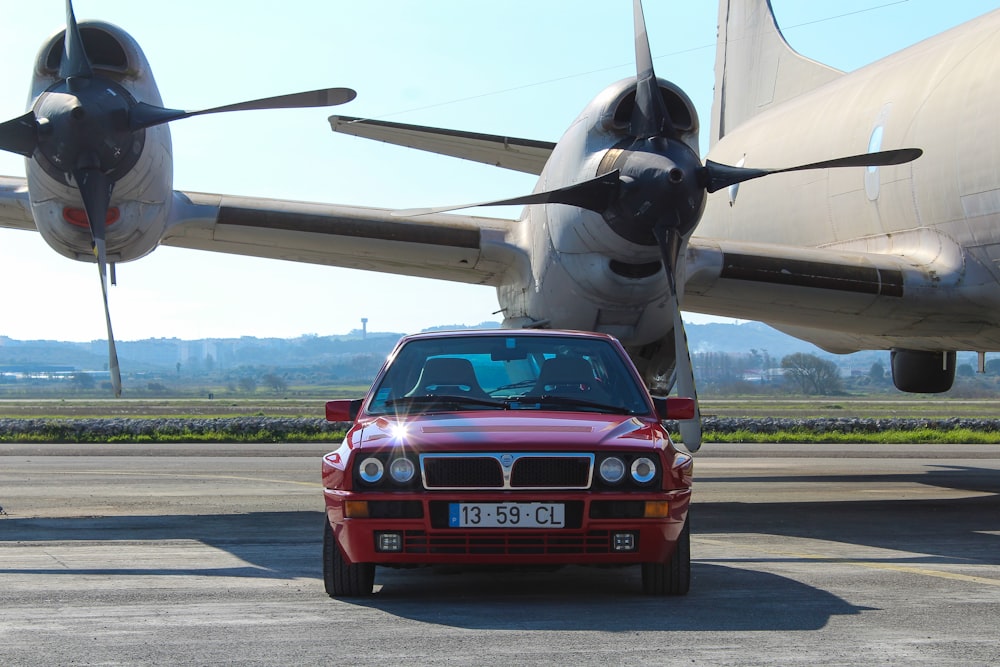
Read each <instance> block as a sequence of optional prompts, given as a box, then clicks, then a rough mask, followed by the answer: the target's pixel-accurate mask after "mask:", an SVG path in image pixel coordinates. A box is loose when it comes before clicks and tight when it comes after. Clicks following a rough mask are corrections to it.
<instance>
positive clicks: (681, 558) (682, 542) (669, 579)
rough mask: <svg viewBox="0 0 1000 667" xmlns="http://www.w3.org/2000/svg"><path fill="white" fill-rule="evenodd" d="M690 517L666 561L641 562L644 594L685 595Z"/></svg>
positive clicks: (688, 566) (688, 561)
mask: <svg viewBox="0 0 1000 667" xmlns="http://www.w3.org/2000/svg"><path fill="white" fill-rule="evenodd" d="M690 526H691V519H690V516H689V517H688V519H687V520H686V521H685V522H684V528H683V529H682V530H681V534H680V537H678V538H677V548H676V549H675V550H674V554H673V556H671V557H670V560H668V561H667V562H666V563H643V564H642V592H643V593H645V594H646V595H687V592H688V589H689V588H691V529H690Z"/></svg>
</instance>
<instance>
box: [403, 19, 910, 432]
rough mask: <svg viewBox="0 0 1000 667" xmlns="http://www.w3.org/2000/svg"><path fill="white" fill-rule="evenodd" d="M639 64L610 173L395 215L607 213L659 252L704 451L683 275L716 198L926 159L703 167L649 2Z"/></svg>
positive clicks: (685, 426) (890, 155)
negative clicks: (731, 191)
mask: <svg viewBox="0 0 1000 667" xmlns="http://www.w3.org/2000/svg"><path fill="white" fill-rule="evenodd" d="M633 16H634V31H635V60H636V95H635V104H634V107H633V109H632V112H631V115H630V117H629V125H628V134H629V135H630V136H629V138H627V139H625V140H624V141H622V142H621V143H619V144H618V148H619V149H620V150H618V151H617V155H616V157H615V158H614V160H612V161H611V165H610V167H607V173H604V174H600V175H598V176H597V177H596V178H592V179H589V180H586V181H582V182H580V183H576V184H573V185H570V186H568V187H563V188H559V189H555V190H548V191H542V192H536V193H534V194H531V195H528V196H525V197H516V198H512V199H501V200H496V201H490V202H480V203H477V204H464V205H458V206H445V207H437V208H424V209H409V210H405V211H397V212H396V213H394V215H399V216H415V215H425V214H427V213H442V212H445V211H454V210H458V209H463V208H470V207H473V206H501V205H519V204H520V205H529V204H567V205H570V206H579V207H582V208H585V209H588V210H591V211H595V212H597V213H600V214H601V215H602V216H603V217H604V219H605V220H606V221H607V223H608V225H609V227H611V229H613V230H614V231H615V232H616V233H617V234H619V235H620V236H622V237H624V238H626V239H628V240H630V241H632V242H634V243H637V244H641V245H656V246H657V247H658V248H659V252H660V257H661V259H662V263H663V267H664V270H665V273H666V278H667V291H668V296H669V297H670V301H671V303H672V304H673V338H674V354H675V364H674V386H675V387H676V389H677V391H678V393H679V394H680V395H681V396H684V397H688V398H693V399H695V401H694V403H695V415H694V418H693V419H691V420H685V421H681V422H680V430H681V437H682V439H683V441H684V444H685V446H686V447H687V448H688V449H689V450H691V451H695V450H697V449H698V448H699V447H700V446H701V440H702V433H701V418H700V412H699V410H698V401H697V398H698V395H697V389H696V387H695V378H694V369H693V365H692V363H691V352H690V349H689V347H688V342H687V334H686V332H685V330H684V320H683V318H682V317H681V311H680V302H681V299H682V297H683V294H682V290H681V289H680V287H679V285H678V270H679V263H680V261H681V258H682V257H683V256H684V253H683V250H684V248H685V247H686V245H687V242H688V239H689V238H690V236H691V233H692V232H693V231H694V229H695V227H696V226H697V225H698V222H699V221H700V220H701V215H702V212H703V211H704V208H705V200H706V198H707V195H708V193H710V192H715V191H717V190H720V189H722V188H725V187H728V186H730V185H734V184H736V183H742V182H743V181H748V180H751V179H754V178H761V177H763V176H769V175H771V174H780V173H785V172H791V171H803V170H807V169H831V168H839V167H875V166H889V165H898V164H904V163H906V162H910V161H911V160H915V159H916V158H918V157H920V155H921V154H922V151H921V150H920V149H917V148H905V149H899V150H890V151H882V152H878V153H864V154H860V155H852V156H848V157H841V158H835V159H832V160H825V161H822V162H812V163H809V164H803V165H798V166H794V167H783V168H776V169H753V168H746V167H735V166H730V165H725V164H720V163H717V162H713V161H711V160H708V161H706V162H705V163H704V164H702V162H701V159H700V158H699V157H698V155H697V154H696V153H695V151H694V149H693V148H691V146H689V145H688V144H687V143H685V142H684V141H683V140H682V138H681V132H680V131H679V130H678V129H677V126H676V125H675V124H674V122H673V121H672V119H671V118H670V113H669V111H668V109H667V105H666V103H665V102H664V99H663V95H662V94H661V92H660V86H659V83H658V80H657V78H656V73H655V72H654V70H653V58H652V55H651V52H650V49H649V40H648V37H647V34H646V24H645V18H644V17H643V12H642V2H641V0H633Z"/></svg>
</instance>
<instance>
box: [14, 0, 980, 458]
mask: <svg viewBox="0 0 1000 667" xmlns="http://www.w3.org/2000/svg"><path fill="white" fill-rule="evenodd" d="M633 16H634V32H635V46H636V60H637V62H638V66H637V69H636V75H634V76H630V77H628V78H627V79H624V80H622V81H619V82H617V83H614V84H612V85H611V86H609V87H608V88H607V89H605V90H604V91H603V92H602V93H600V94H599V95H598V96H597V97H596V98H595V99H594V101H593V102H592V103H591V104H590V105H589V106H588V107H587V108H586V109H585V110H584V112H583V113H582V114H581V116H580V119H579V120H578V121H577V122H575V123H573V124H572V125H571V127H570V129H569V130H568V131H567V133H566V134H565V135H564V137H563V138H562V139H561V140H560V141H559V142H557V143H552V142H540V141H528V140H519V139H514V138H509V137H497V136H493V135H484V134H475V133H469V132H462V131H454V130H442V129H438V128H429V127H422V126H406V125H400V124H394V123H384V122H364V121H360V120H353V119H351V118H345V117H333V118H331V124H332V126H333V127H334V129H335V130H337V131H348V132H350V133H353V134H359V135H361V136H372V137H373V138H377V139H380V140H382V141H388V142H390V143H397V144H400V145H404V146H412V147H416V148H422V149H426V150H434V151H436V152H440V153H444V154H447V155H452V156H455V157H462V158H466V159H472V160H479V161H482V162H486V163H490V164H497V165H499V166H502V167H507V168H511V169H515V170H519V171H524V172H527V173H535V174H538V175H540V177H541V178H540V180H539V186H538V187H537V188H536V191H535V193H534V194H533V195H532V196H529V197H527V198H522V197H513V198H511V199H510V200H496V201H493V202H487V203H489V204H495V203H503V202H506V203H511V202H519V203H521V204H525V205H526V206H525V209H524V212H523V214H522V216H521V217H520V218H519V219H516V220H512V219H507V218H486V217H481V216H471V215H457V214H452V213H448V212H446V211H445V210H444V209H442V208H441V207H438V208H436V209H431V210H430V211H427V210H418V211H410V212H409V213H407V212H402V213H401V212H399V211H392V210H389V209H379V208H368V207H354V206H343V205H333V204H313V203H303V202H288V201H279V200H267V199H263V198H259V197H236V196H228V195H208V194H199V193H188V192H178V191H174V192H173V193H172V196H171V197H170V205H169V209H170V210H169V214H168V218H167V223H166V225H165V228H164V229H162V230H161V231H160V235H159V244H161V245H173V246H178V247H184V248H193V249H201V250H213V251H220V252H232V253H239V254H245V255H252V256H259V257H270V258H278V259H289V260H293V261H304V262H313V263H317V264H326V265H332V266H342V267H347V268H358V269H367V270H374V271H383V272H392V273H397V274H402V275H413V276H422V277H429V278H437V279H443V280H452V281H458V282H465V283H470V284H480V285H490V286H493V287H495V288H496V289H497V296H498V300H499V302H500V306H501V310H502V312H503V314H504V326H534V327H553V328H578V329H596V330H599V331H607V332H610V333H613V334H615V335H616V336H618V337H619V338H620V339H621V340H622V342H623V343H624V344H625V345H626V346H627V348H628V349H629V351H630V353H631V354H632V356H633V358H634V359H635V360H636V361H637V364H638V365H640V367H641V368H642V369H643V371H644V376H645V378H646V380H647V383H648V384H649V385H650V386H651V387H652V388H654V389H655V390H658V391H660V392H664V391H666V390H667V389H668V388H669V387H670V386H671V385H677V387H678V391H679V393H681V394H682V395H689V396H694V395H696V392H695V388H694V378H693V372H692V371H691V367H690V353H689V351H688V350H687V346H686V342H685V340H684V336H683V321H682V319H681V317H680V306H681V305H683V307H684V308H685V309H686V310H692V311H696V312H706V313H715V314H720V315H728V316H734V317H741V318H745V319H756V320H761V321H764V322H767V323H769V324H772V325H773V326H777V327H778V328H780V329H783V330H786V331H790V332H793V333H794V334H796V335H800V336H801V337H803V338H805V339H807V340H811V341H813V342H815V343H817V344H819V345H820V346H821V347H825V348H826V349H830V350H832V351H838V352H847V351H854V350H857V349H891V350H893V364H892V366H893V375H894V379H895V380H896V384H897V386H898V387H900V388H901V389H903V390H906V391H940V390H943V388H946V387H945V385H946V384H949V385H950V381H947V382H945V381H944V380H947V378H948V377H949V373H950V376H951V377H953V374H954V352H955V350H959V349H962V350H966V349H971V350H976V351H979V352H984V351H986V350H993V349H997V347H996V345H995V344H994V343H995V342H996V341H995V340H994V338H992V337H991V336H990V333H989V332H990V328H991V324H992V322H993V321H992V320H991V319H990V318H991V314H990V309H989V308H988V306H989V304H990V303H991V302H990V301H989V296H990V290H991V288H994V290H995V283H996V280H995V279H993V280H992V281H990V280H986V278H992V274H991V273H990V272H989V270H988V269H989V267H988V266H986V267H985V268H986V270H983V269H984V265H983V264H982V258H983V257H988V252H989V251H988V250H987V251H985V253H986V254H985V255H982V254H981V248H982V247H983V243H982V241H983V240H988V237H984V236H983V234H982V233H980V235H979V236H975V235H974V234H972V233H970V234H967V235H966V236H965V237H962V238H963V241H964V242H965V245H964V246H958V251H959V255H961V258H962V260H963V262H964V263H961V266H960V269H959V271H960V272H961V275H957V276H956V271H955V268H954V267H955V265H954V261H955V258H956V255H955V254H954V252H953V251H954V250H955V248H954V246H953V245H948V244H946V243H945V238H948V239H949V240H954V236H953V235H952V236H948V235H946V234H944V233H942V230H944V229H945V228H948V231H949V232H950V231H951V229H950V227H955V226H956V221H957V220H961V223H958V224H957V226H959V227H961V226H963V225H964V226H965V227H966V228H967V229H969V230H970V232H971V229H972V228H973V225H972V223H970V222H969V221H970V220H974V222H975V223H976V225H979V223H980V222H983V221H982V220H980V218H985V223H986V224H985V225H983V226H982V227H979V226H977V227H975V228H976V229H989V223H990V222H991V221H993V220H995V217H996V215H995V213H990V212H989V210H988V209H989V205H990V201H991V199H990V195H989V194H988V193H989V192H990V191H991V188H992V189H995V188H996V185H995V182H994V183H993V184H992V185H991V184H990V183H989V182H987V183H986V185H987V186H990V187H987V188H986V189H984V190H981V191H980V192H985V193H987V194H986V195H983V196H981V197H980V198H979V199H976V198H975V197H972V199H970V200H969V201H970V204H976V205H977V206H978V207H979V208H973V209H971V210H972V213H973V214H975V213H976V212H977V211H982V210H985V211H987V212H986V213H985V214H983V215H979V216H977V215H971V216H967V217H961V218H955V217H950V218H949V217H938V213H939V211H937V210H936V207H935V206H933V205H932V204H933V203H934V202H938V201H939V200H940V199H941V198H943V197H951V196H953V195H955V193H954V192H952V191H951V190H947V189H946V188H945V186H946V185H949V186H951V187H952V189H954V183H953V180H952V181H949V182H948V183H947V184H946V183H944V182H943V181H945V180H947V179H945V178H944V175H946V174H953V175H954V174H958V173H962V174H967V173H970V174H971V175H972V178H973V180H975V179H976V178H979V179H983V178H986V179H988V178H989V176H990V171H991V168H990V167H989V157H990V155H989V152H988V151H980V153H981V155H977V156H972V155H971V154H969V153H962V156H963V158H964V160H963V162H962V163H960V164H959V163H957V162H956V158H954V157H953V156H954V155H955V154H956V153H955V152H954V151H953V150H952V149H953V147H952V145H951V143H950V140H949V138H950V136H951V134H949V133H948V132H941V131H938V132H934V131H933V129H926V128H928V127H929V128H939V127H940V124H941V123H942V122H943V121H942V119H944V120H946V121H947V124H948V127H949V128H951V129H950V130H949V132H952V133H953V132H954V129H955V128H959V129H961V128H962V127H963V121H964V120H966V119H965V117H964V114H971V115H972V118H973V119H974V118H975V117H976V116H975V114H976V113H977V107H976V106H975V105H968V104H966V105H956V106H952V107H949V106H947V105H943V106H933V105H932V106H931V107H929V109H931V111H928V110H927V109H928V107H925V105H923V104H918V103H917V101H915V100H919V101H920V102H927V101H928V100H932V99H936V98H935V96H934V94H933V93H934V90H928V89H927V88H926V86H925V87H924V88H922V90H924V92H925V95H924V97H922V98H921V97H920V96H919V94H918V93H915V92H914V93H913V94H912V95H907V94H904V93H906V92H907V91H910V92H912V89H913V88H914V86H913V82H914V80H917V81H921V82H926V81H927V80H928V72H933V71H935V68H934V67H932V65H938V64H940V63H947V64H949V65H951V64H952V63H954V66H953V67H952V69H951V70H950V71H949V76H948V77H942V80H943V81H944V82H945V83H947V82H950V81H951V79H952V78H954V79H955V80H956V81H958V82H961V84H964V86H967V87H971V88H972V89H976V90H979V89H983V90H987V91H988V90H989V87H988V86H989V82H990V80H991V76H990V74H991V70H990V67H992V65H991V61H992V58H989V57H985V58H974V59H971V61H972V62H973V63H975V65H972V64H970V63H969V62H967V61H962V59H961V57H960V55H961V54H963V53H968V52H969V50H970V49H972V48H974V47H976V48H980V49H983V50H985V51H986V52H987V53H992V52H993V51H995V50H996V43H995V42H996V39H995V34H996V32H997V25H998V14H997V13H993V14H989V15H987V16H985V17H983V18H981V19H978V20H976V21H973V22H970V23H969V24H966V25H965V26H961V27H959V28H956V29H954V30H951V31H948V32H946V33H943V34H942V35H941V36H939V37H937V38H934V39H932V40H928V41H927V42H923V43H921V44H918V45H916V46H914V47H912V48H911V49H907V50H906V51H904V52H902V53H901V54H900V55H899V56H893V57H890V58H888V59H885V60H883V61H879V62H878V63H875V64H873V65H871V66H869V67H866V68H862V69H861V70H858V72H854V73H851V74H841V73H839V72H836V71H834V70H832V69H830V68H827V67H824V66H822V65H820V64H818V63H814V62H812V61H809V60H808V59H805V58H803V57H801V56H799V55H798V54H796V53H795V52H794V51H792V50H791V49H790V48H789V47H788V46H787V44H786V43H785V41H784V39H783V38H782V36H781V34H780V32H779V31H778V30H777V27H776V24H775V22H774V17H773V12H772V11H771V8H770V5H769V3H767V2H766V0H723V1H722V2H721V3H720V39H719V47H718V54H717V68H716V102H715V105H714V106H715V108H714V110H713V122H712V133H711V134H712V148H711V151H710V152H709V155H708V161H705V162H703V161H702V160H701V159H700V158H699V157H698V148H697V147H698V141H697V136H698V131H699V127H700V123H699V119H698V117H697V114H696V113H695V111H694V108H693V105H692V104H691V103H690V99H689V98H688V97H687V95H686V94H685V93H684V91H683V90H681V89H680V88H679V87H677V86H676V85H674V84H671V83H670V82H668V81H666V80H664V79H660V78H658V77H656V74H655V73H654V72H653V67H652V58H651V55H650V52H649V48H648V43H647V40H646V37H645V33H646V30H645V25H644V21H643V19H642V10H641V6H640V5H639V3H638V2H635V3H634V7H633ZM969 35H973V36H983V37H982V39H981V40H980V42H981V43H978V45H976V44H974V43H970V42H969V41H968V37H969ZM990 37H992V38H993V43H992V47H991V44H990V43H989V42H990V39H989V38H990ZM84 43H85V44H86V39H84ZM747 45H751V46H747ZM748 48H750V50H749V51H748V50H747V49H748ZM990 48H993V51H990V50H989V49H990ZM741 49H742V50H741ZM963 49H964V50H963ZM956 54H958V55H956ZM913 60H917V61H918V62H919V67H914V68H912V69H911V68H910V67H909V65H908V63H911V61H913ZM760 63H765V64H766V65H761V64H760ZM749 64H753V65H754V67H753V68H752V70H751V68H750V65H749ZM779 64H780V66H779ZM748 70H749V71H748ZM935 81H937V79H935ZM854 82H858V83H856V84H855V83H854ZM900 82H902V83H900ZM945 83H941V86H942V87H946V88H948V89H949V90H952V88H951V87H949V86H952V85H959V84H957V83H955V84H949V85H948V86H946V85H945ZM855 86H857V87H855ZM977 86H978V88H977ZM637 90H638V92H636V91H637ZM657 91H659V93H660V94H659V95H657V94H656V92H657ZM637 100H638V101H637ZM890 103H891V104H890ZM872 105H875V106H877V107H878V108H877V109H876V111H879V112H881V111H883V110H885V109H886V107H887V105H888V110H887V111H885V113H883V114H882V115H879V114H878V113H876V114H875V115H874V116H872V113H873V112H872V111H871V107H872ZM817 118H821V119H822V120H823V122H822V124H821V125H818V126H813V125H811V123H812V122H813V121H814V120H815V119H817ZM770 119H775V120H773V121H771V120H770ZM879 119H881V120H879ZM921 123H923V125H921ZM980 125H983V126H984V127H979V126H980ZM986 125H988V123H985V122H981V123H971V124H970V125H969V127H970V128H971V127H974V128H975V129H976V130H977V132H979V136H980V137H982V138H983V139H984V141H983V143H984V144H985V145H989V139H991V138H993V137H994V135H995V132H996V130H994V129H993V128H991V127H986ZM803 128H804V129H803ZM793 129H803V131H802V132H801V133H800V134H796V133H795V132H792V131H790V130H793ZM917 130H922V131H917ZM909 132H915V134H914V135H913V136H912V137H911V136H910V134H909ZM991 132H992V133H993V134H990V133H991ZM769 137H780V141H779V140H777V139H773V140H772V139H769ZM0 144H2V142H0ZM640 144H641V145H640ZM646 145H648V146H650V147H649V148H643V146H646ZM0 147H3V146H2V145H0ZM844 147H848V148H852V149H853V150H851V151H849V152H850V153H852V154H851V155H849V156H848V157H846V158H845V157H841V156H842V155H843V154H844V152H845V151H844V150H843V148H844ZM921 150H923V151H925V152H926V153H927V155H925V156H924V157H922V158H920V159H916V158H917V157H918V156H919V155H920V152H921ZM665 153H668V154H669V155H667V156H666V157H668V158H669V160H670V161H671V162H672V163H673V164H672V166H668V167H666V168H664V167H663V166H662V163H663V162H664V159H663V158H664V157H665V155H664V154H665ZM973 153H974V151H973ZM932 154H936V155H937V158H936V159H935V160H929V156H930V155H932ZM942 155H947V156H948V157H947V159H943V158H942V157H941V156H942ZM637 162H641V163H645V164H640V165H639V166H638V168H637V167H636V163H637ZM924 164H927V166H926V167H923V166H922V165H924ZM967 165H971V167H972V171H971V172H968V171H965V167H966V166H967ZM833 167H853V168H847V169H837V168H833ZM773 170H777V171H783V172H787V173H784V174H783V175H780V176H770V174H771V173H772V172H773ZM647 173H653V174H654V177H653V178H651V179H646V180H644V178H645V176H646V174H647ZM765 175H768V176H769V178H761V177H762V176H765ZM993 178H994V181H995V179H996V176H995V175H994V176H993ZM958 180H960V181H961V179H958ZM868 182H871V183H872V184H873V185H872V187H874V190H867V189H866V186H865V184H866V183H868ZM741 183H745V184H741ZM664 185H666V186H668V187H675V189H680V190H681V193H680V195H679V196H677V195H676V194H675V195H673V201H672V203H671V201H670V200H671V196H670V195H668V196H666V197H665V198H664V200H665V201H655V200H657V199H658V197H653V196H650V195H648V194H646V192H645V190H646V188H653V189H657V188H660V187H661V186H664ZM2 186H3V187H2V188H0V218H2V219H0V225H4V226H9V227H16V228H21V229H35V228H37V223H36V221H35V219H34V218H32V217H31V216H30V215H26V213H28V212H27V210H26V208H25V206H24V202H25V201H26V198H27V196H26V193H25V190H26V189H27V190H30V184H28V185H27V186H26V185H25V183H24V180H23V179H20V180H19V179H16V178H15V179H6V180H5V181H4V182H3V183H2ZM907 187H911V188H912V192H910V193H909V196H908V197H906V196H903V192H904V191H906V188H907ZM708 190H712V191H715V194H711V195H710V194H708ZM759 192H763V193H764V194H763V195H760V194H758V193H759ZM872 192H874V195H875V196H874V198H872V197H871V194H872ZM973 194H974V193H973ZM960 199H961V198H960ZM961 200H962V201H965V200H964V199H961ZM925 201H926V202H930V204H923V202H925ZM907 202H909V206H908V205H907ZM914 202H917V203H920V204H922V206H921V208H920V209H919V213H920V216H919V217H917V216H916V209H917V206H916V204H914ZM664 204H667V205H666V206H665V205H664ZM952 207H954V206H953V204H952ZM446 208H447V207H446ZM942 208H944V207H943V206H942ZM593 209H597V210H596V211H595V210H593ZM870 209H874V211H872V210H870ZM925 209H926V210H925ZM815 211H823V212H824V213H823V215H821V216H817V218H816V219H815V220H813V219H812V217H813V216H812V214H813V213H814V212H815ZM415 213H419V214H420V215H414V214H415ZM834 213H835V214H836V215H833V214H834ZM951 213H952V214H953V213H954V211H951ZM407 215H409V216H410V217H406V216H407ZM991 215H992V217H991ZM873 218H874V219H875V220H877V224H873V223H872V219H873ZM664 221H666V222H664ZM925 241H926V244H925ZM109 256H110V254H109ZM78 258H80V259H85V260H87V261H93V260H92V259H90V258H89V257H83V256H79V257H78ZM966 258H967V259H968V261H967V262H965V259H966ZM118 261H120V258H118ZM664 267H666V268H667V270H666V271H664ZM942 277H943V279H942ZM969 278H975V279H977V280H979V282H971V281H970V280H969ZM949 281H950V282H949ZM994 293H995V291H994ZM674 332H679V334H680V335H677V336H675V335H674ZM942 377H943V378H944V380H941V378H942ZM682 432H683V439H684V442H685V444H687V445H688V447H689V448H690V449H692V450H693V449H697V447H698V445H699V444H700V431H699V429H698V423H697V419H695V420H692V421H691V422H689V423H686V424H682Z"/></svg>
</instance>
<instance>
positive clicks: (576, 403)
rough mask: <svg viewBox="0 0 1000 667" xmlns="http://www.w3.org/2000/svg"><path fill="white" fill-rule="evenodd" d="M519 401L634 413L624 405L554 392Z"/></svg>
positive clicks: (613, 412) (616, 412) (519, 401)
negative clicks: (555, 393) (558, 394)
mask: <svg viewBox="0 0 1000 667" xmlns="http://www.w3.org/2000/svg"><path fill="white" fill-rule="evenodd" d="M517 402H518V403H539V404H542V405H559V406H566V407H573V408H588V409H591V410H597V411H600V412H610V413H612V414H623V415H630V414H633V411H632V410H629V409H628V408H625V407H622V406H621V405H608V404H607V403H598V402H596V401H588V400H587V399H585V398H576V397H574V396H555V395H552V394H543V395H542V396H522V397H521V398H519V399H517Z"/></svg>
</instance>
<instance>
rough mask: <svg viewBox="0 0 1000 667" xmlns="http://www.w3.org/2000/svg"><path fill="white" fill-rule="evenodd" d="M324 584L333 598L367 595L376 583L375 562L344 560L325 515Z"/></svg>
mask: <svg viewBox="0 0 1000 667" xmlns="http://www.w3.org/2000/svg"><path fill="white" fill-rule="evenodd" d="M323 523H324V524H326V528H325V529H324V531H323V585H324V586H325V587H326V594H327V595H329V596H330V597H332V598H340V597H365V596H368V595H371V594H372V587H373V586H374V585H375V564H374V563H354V564H351V565H349V564H348V563H347V561H345V560H344V555H343V554H342V553H340V547H339V546H338V545H337V538H336V537H334V535H333V529H332V528H331V527H330V522H329V521H328V520H327V519H326V517H323Z"/></svg>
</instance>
